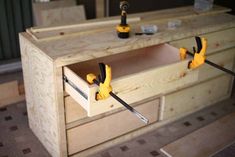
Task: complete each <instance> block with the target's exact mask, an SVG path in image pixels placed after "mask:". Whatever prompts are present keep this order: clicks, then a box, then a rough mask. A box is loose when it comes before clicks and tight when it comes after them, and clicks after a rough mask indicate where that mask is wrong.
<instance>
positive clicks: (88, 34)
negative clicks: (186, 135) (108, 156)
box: [20, 6, 235, 157]
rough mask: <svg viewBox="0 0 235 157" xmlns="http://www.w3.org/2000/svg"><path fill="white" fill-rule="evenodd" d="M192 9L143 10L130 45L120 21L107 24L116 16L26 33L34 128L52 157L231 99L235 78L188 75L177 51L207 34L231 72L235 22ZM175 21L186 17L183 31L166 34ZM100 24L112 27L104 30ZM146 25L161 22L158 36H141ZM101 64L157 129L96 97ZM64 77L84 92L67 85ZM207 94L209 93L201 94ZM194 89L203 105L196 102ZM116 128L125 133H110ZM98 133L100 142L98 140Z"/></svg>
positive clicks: (205, 69)
mask: <svg viewBox="0 0 235 157" xmlns="http://www.w3.org/2000/svg"><path fill="white" fill-rule="evenodd" d="M192 9H193V7H191V6H190V7H185V8H179V9H177V8H176V9H172V10H171V11H170V12H169V11H166V15H164V16H163V15H162V11H159V12H158V11H156V12H151V13H143V14H142V15H141V20H140V21H137V22H135V23H132V24H131V26H132V30H133V32H132V33H131V36H130V38H129V39H126V40H121V39H119V38H118V37H117V35H116V32H115V30H114V23H109V22H108V20H109V19H115V18H116V17H112V18H106V19H100V20H93V21H91V22H87V23H83V24H78V25H68V26H57V27H41V28H40V27H38V28H30V29H28V30H27V32H24V33H21V34H20V45H21V54H22V64H23V73H24V81H25V87H26V100H27V110H28V116H29V125H30V128H31V129H32V130H33V132H34V133H35V135H36V136H37V137H38V139H39V140H40V141H41V143H42V144H43V145H44V146H45V148H46V149H47V150H48V152H49V153H50V154H51V155H52V156H55V157H62V156H88V155H90V154H93V153H95V152H97V151H100V150H102V149H104V148H107V147H110V146H112V145H114V144H118V143H120V142H123V141H125V140H128V139H130V138H133V137H137V136H138V135H141V134H143V133H146V132H148V131H151V130H153V129H154V128H157V127H159V126H161V125H163V124H166V123H169V122H171V121H174V120H176V119H177V118H179V117H182V116H185V115H186V114H188V113H192V112H195V111H196V110H198V109H199V108H203V107H205V106H208V105H211V104H212V103H214V102H217V101H220V100H222V99H225V98H226V97H229V95H230V93H231V86H232V82H233V79H232V78H231V77H230V76H227V75H226V74H224V73H223V72H221V71H218V70H217V69H214V68H212V67H210V66H208V65H203V66H202V67H200V68H198V69H195V70H189V69H188V68H187V66H188V62H189V60H190V59H191V58H187V59H186V60H184V61H180V60H179V51H178V48H179V47H189V48H191V47H192V46H193V45H195V42H194V41H192V39H193V37H194V36H195V35H198V36H205V37H206V38H208V43H209V47H208V52H209V55H208V59H209V60H212V61H214V62H216V63H217V64H219V65H221V66H224V67H226V68H229V69H230V70H232V69H233V66H234V47H235V44H234V40H235V37H234V36H232V35H231V34H232V33H233V32H234V29H235V17H234V16H232V15H228V14H226V13H225V12H226V11H228V9H226V8H223V7H219V6H215V7H214V9H213V10H211V11H209V12H203V13H199V14H198V13H195V12H194V11H192ZM177 10H180V12H179V13H178V14H177ZM183 10H184V11H183ZM172 12H175V13H176V14H174V15H172ZM149 14H151V15H152V17H151V18H148V17H147V16H148V15H149ZM136 15H138V14H136ZM136 15H131V16H132V17H133V16H136ZM162 16H163V17H164V18H163V17H162ZM154 17H155V18H154ZM161 17H162V18H161ZM172 18H178V19H181V20H182V25H181V27H179V28H177V29H176V30H169V29H167V27H165V26H167V22H168V20H169V19H172ZM117 19H119V17H117ZM95 21H101V22H102V23H103V24H104V23H105V21H107V24H104V26H103V27H102V28H100V23H98V24H97V26H96V25H95V23H94V22H95ZM146 23H152V24H156V25H158V26H159V28H160V29H159V32H158V33H156V34H154V35H152V36H147V35H142V36H135V35H134V32H135V31H138V30H139V26H140V25H142V24H146ZM89 24H91V25H90V26H89ZM82 26H86V27H82ZM192 28H194V29H192ZM99 62H105V63H106V64H109V65H111V67H112V71H113V79H112V82H111V84H112V86H113V92H114V93H116V94H117V95H118V96H120V97H121V98H123V99H124V100H125V101H126V102H128V103H129V104H130V105H131V106H133V107H134V108H136V109H137V110H139V111H140V112H142V114H144V115H146V117H148V118H149V120H150V122H151V124H149V125H143V124H142V123H141V122H140V121H139V119H137V118H136V117H135V116H134V115H133V114H131V113H130V112H129V111H127V110H125V108H124V107H122V105H120V104H119V103H117V102H116V101H114V100H113V99H112V98H108V99H107V100H101V101H96V100H95V93H96V92H97V91H98V87H97V86H95V85H90V84H88V83H87V82H86V78H85V77H86V75H87V74H88V73H90V72H92V73H95V74H98V64H97V63H99ZM64 77H66V78H67V79H69V80H70V81H72V82H73V84H75V86H76V88H79V89H80V91H82V92H83V94H82V95H81V93H78V92H77V91H75V90H74V89H73V88H72V87H71V86H70V85H69V84H67V83H66V82H64V81H63V78H64ZM221 81H222V82H223V84H219V82H221ZM218 89H222V90H218ZM201 90H203V92H205V93H206V94H202V93H201V94H200V93H199V92H201ZM209 91H210V93H208V92H209ZM191 92H194V93H195V96H196V97H197V98H199V99H200V100H201V101H200V104H196V103H195V100H191V98H192V96H191V95H190V93H191ZM196 93H197V94H196ZM198 93H199V94H198ZM84 95H85V97H84ZM182 95H184V96H186V98H184V97H182ZM177 99H181V100H183V99H185V100H187V101H189V102H190V103H191V104H190V106H187V105H188V104H184V102H181V101H177ZM212 99H213V101H212ZM176 101H177V103H176ZM180 108H181V109H182V110H180ZM113 123H115V124H116V125H117V126H118V129H117V130H116V129H115V131H109V130H112V129H114V128H113ZM97 131H98V132H100V136H99V137H97V136H94V135H95V134H96V132H97ZM106 134H107V136H106ZM91 141H92V142H91Z"/></svg>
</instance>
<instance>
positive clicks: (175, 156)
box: [160, 112, 235, 157]
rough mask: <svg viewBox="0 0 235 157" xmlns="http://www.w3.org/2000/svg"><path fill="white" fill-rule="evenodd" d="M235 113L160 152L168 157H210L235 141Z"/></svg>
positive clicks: (169, 145)
mask: <svg viewBox="0 0 235 157" xmlns="http://www.w3.org/2000/svg"><path fill="white" fill-rule="evenodd" d="M234 130H235V112H234V113H231V114H229V115H227V116H225V117H223V118H221V119H218V120H216V121H215V122H213V123H211V124H209V125H207V126H205V127H203V128H201V129H199V130H196V131H194V132H192V133H191V134H189V135H186V136H185V137H183V138H181V139H178V140H176V141H174V142H173V143H170V144H168V145H166V146H164V147H163V148H161V149H160V150H161V151H162V152H163V153H165V154H166V155H167V156H168V157H189V156H190V157H208V156H210V155H212V154H214V153H215V152H217V151H218V150H221V149H222V148H224V147H225V146H227V145H228V144H230V143H232V142H233V141H234V140H235V131H234Z"/></svg>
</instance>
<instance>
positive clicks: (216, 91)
mask: <svg viewBox="0 0 235 157" xmlns="http://www.w3.org/2000/svg"><path fill="white" fill-rule="evenodd" d="M231 87H232V77H231V76H230V75H222V76H219V77H217V78H214V79H212V80H208V81H206V82H203V83H201V84H198V85H195V86H192V87H189V88H186V89H183V90H180V91H177V92H174V93H171V94H168V95H166V96H165V103H164V105H163V110H162V112H163V113H162V114H161V115H162V117H161V120H166V119H170V118H174V117H177V116H183V115H186V114H189V113H192V112H196V111H197V110H199V109H202V108H205V107H207V106H208V105H212V104H214V103H216V102H218V101H221V100H222V99H226V98H228V97H229V95H230V92H231V90H230V89H231Z"/></svg>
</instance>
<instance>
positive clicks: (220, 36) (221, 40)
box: [170, 28, 235, 54]
mask: <svg viewBox="0 0 235 157" xmlns="http://www.w3.org/2000/svg"><path fill="white" fill-rule="evenodd" d="M234 34H235V28H232V29H228V30H223V31H219V32H214V33H208V34H202V35H201V37H205V38H206V39H207V40H208V47H207V52H206V53H207V54H211V53H214V52H217V51H220V50H224V49H228V48H232V47H234V46H235V35H234ZM170 44H171V45H173V46H175V47H177V48H181V47H185V48H187V49H188V50H190V51H191V52H193V46H196V41H195V39H194V37H191V38H186V39H182V40H177V41H173V42H170Z"/></svg>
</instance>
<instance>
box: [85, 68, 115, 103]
mask: <svg viewBox="0 0 235 157" xmlns="http://www.w3.org/2000/svg"><path fill="white" fill-rule="evenodd" d="M94 80H96V76H95V75H94V74H92V73H91V74H88V75H87V81H88V82H89V83H90V84H93V83H94ZM111 80H112V72H111V67H110V66H108V65H105V80H104V82H102V81H100V82H99V92H98V93H97V94H96V100H104V99H106V98H108V97H109V96H110V94H109V93H110V92H111V91H112V87H111V85H110V83H111Z"/></svg>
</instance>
